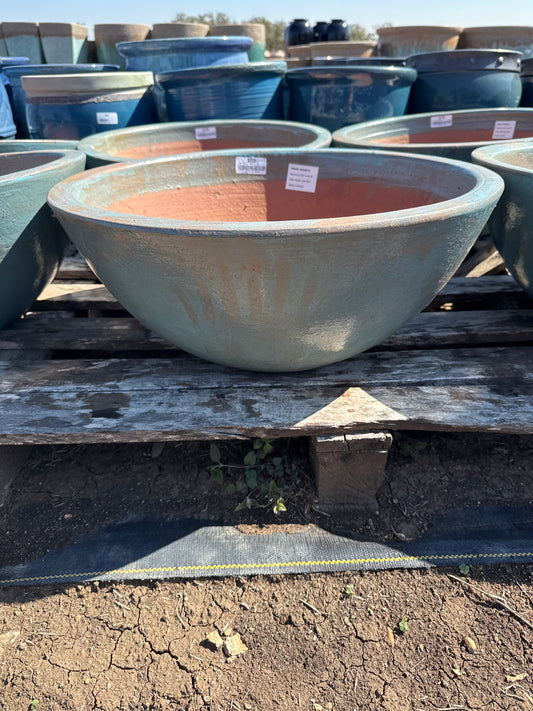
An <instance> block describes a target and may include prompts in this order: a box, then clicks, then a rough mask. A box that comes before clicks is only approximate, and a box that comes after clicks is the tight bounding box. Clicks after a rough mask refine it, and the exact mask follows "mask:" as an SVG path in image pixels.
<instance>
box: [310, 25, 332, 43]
mask: <svg viewBox="0 0 533 711" xmlns="http://www.w3.org/2000/svg"><path fill="white" fill-rule="evenodd" d="M328 25H329V22H324V21H319V22H316V23H315V25H314V26H313V42H327V39H328Z"/></svg>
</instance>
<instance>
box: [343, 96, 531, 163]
mask: <svg viewBox="0 0 533 711" xmlns="http://www.w3.org/2000/svg"><path fill="white" fill-rule="evenodd" d="M491 113H493V114H495V115H496V116H498V114H499V115H500V116H503V115H504V114H510V113H513V114H518V116H517V118H519V117H520V116H531V119H532V121H531V130H532V134H531V135H532V137H533V108H527V107H516V108H514V109H511V108H505V107H497V108H493V109H459V110H457V111H434V112H433V111H429V112H427V113H421V114H405V115H404V116H395V117H394V118H385V119H376V120H375V121H365V122H364V125H363V123H354V124H350V125H349V126H343V127H342V128H338V129H337V130H336V131H334V132H333V141H332V143H333V145H334V142H335V140H337V139H341V140H343V141H345V136H346V135H347V134H348V133H350V131H354V132H355V131H357V130H359V128H364V129H367V128H370V129H372V128H380V127H382V126H399V125H400V124H401V123H402V122H407V124H411V123H412V124H414V123H415V122H416V121H417V120H419V119H431V117H432V116H453V117H455V116H467V115H469V116H475V115H478V114H482V115H488V114H491ZM505 120H513V118H512V116H511V117H509V118H508V119H505ZM455 128H456V127H455ZM370 138H372V137H370ZM513 140H516V141H520V140H524V139H523V138H517V139H513ZM503 141H505V142H506V143H508V142H509V139H508V138H505V139H497V138H496V139H494V140H491V145H492V144H494V145H495V144H496V143H501V142H503ZM379 145H384V144H381V143H375V142H370V141H368V140H365V139H363V138H361V139H360V140H358V141H357V142H355V143H348V142H344V143H343V145H342V146H336V147H337V148H348V147H350V146H352V147H353V150H356V149H358V148H363V147H364V146H368V147H369V148H373V147H375V146H379ZM386 145H387V147H388V150H398V151H401V152H402V153H411V152H412V153H414V152H415V149H414V148H411V146H417V147H419V148H420V149H424V148H434V147H439V148H444V147H448V146H453V147H457V148H472V150H473V149H474V147H481V146H484V145H486V141H464V142H453V143H410V144H394V143H387V144H386ZM364 150H367V149H366V148H364Z"/></svg>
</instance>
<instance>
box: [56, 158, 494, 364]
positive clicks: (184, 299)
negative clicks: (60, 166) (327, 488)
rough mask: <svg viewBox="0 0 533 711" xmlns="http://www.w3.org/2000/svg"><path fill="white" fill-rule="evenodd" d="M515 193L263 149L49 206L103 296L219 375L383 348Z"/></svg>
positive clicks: (395, 161) (180, 165)
mask: <svg viewBox="0 0 533 711" xmlns="http://www.w3.org/2000/svg"><path fill="white" fill-rule="evenodd" d="M502 190H503V181H502V180H501V178H499V177H498V176H497V175H496V174H495V173H493V172H491V171H488V170H485V169H482V168H480V167H478V166H473V165H470V164H468V163H463V162H454V161H448V160H444V159H440V158H430V157H425V156H414V155H403V154H401V153H394V152H388V153H385V152H370V151H356V152H354V151H350V150H335V149H328V150H317V151H302V150H298V149H264V150H258V151H257V152H256V153H255V154H254V156H249V155H246V156H245V155H242V154H240V153H239V152H238V151H224V152H210V153H209V154H205V155H204V156H202V155H199V154H194V155H183V156H178V157H172V158H159V159H155V160H146V161H140V162H138V163H133V164H131V163H129V164H122V165H109V166H104V167H102V168H95V169H94V170H89V171H86V173H85V175H84V176H80V177H75V178H71V179H67V180H66V181H63V182H62V183H61V184H60V185H57V186H56V187H55V188H54V189H52V191H51V192H50V194H49V204H50V205H51V206H52V209H53V211H54V213H55V214H56V215H57V217H58V219H59V221H60V222H61V224H62V225H63V227H64V228H65V230H66V231H67V233H68V235H69V236H70V237H71V239H72V240H73V241H74V243H75V244H76V246H77V247H78V249H79V251H80V252H81V253H82V254H83V255H84V256H85V257H86V258H87V259H88V261H89V263H90V264H91V266H92V268H93V269H94V270H95V272H96V273H97V274H98V277H99V278H100V279H101V281H102V282H103V283H104V284H105V285H106V286H107V287H108V289H109V290H110V291H111V292H112V293H113V294H114V296H115V297H116V298H117V299H118V300H119V301H120V302H121V303H122V304H123V306H124V307H125V308H126V309H127V310H128V311H129V312H130V313H131V314H133V315H134V316H136V317H137V318H138V319H139V320H140V321H141V322H142V323H144V324H145V325H146V326H148V327H149V328H151V329H153V330H154V331H155V332H156V333H158V334H159V335H160V336H162V337H164V338H166V339H168V340H169V341H171V342H173V343H174V344H176V345H178V346H179V347H181V348H183V349H184V350H186V351H188V352H190V353H192V354H195V355H197V356H200V357H201V358H205V359H207V360H210V361H213V362H216V363H221V364H223V365H229V366H233V367H239V368H245V369H251V370H259V371H298V370H306V369H309V368H315V367H318V366H322V365H326V364H328V363H334V362H337V361H340V360H343V359H345V358H349V357H351V356H353V355H355V354H356V353H359V352H361V351H363V350H365V349H367V348H370V347H371V346H373V345H375V344H377V343H379V342H380V341H382V340H383V339H384V338H386V337H387V336H388V335H390V334H391V333H392V332H393V331H395V330H396V329H397V328H399V327H400V326H401V325H402V324H403V323H404V322H406V321H407V320H408V319H409V318H411V317H412V316H413V315H414V314H416V313H417V312H418V311H420V310H421V309H422V308H424V306H426V305H427V303H428V302H429V301H431V299H432V297H433V296H434V295H435V294H436V293H437V292H438V291H439V289H441V288H442V287H443V286H444V284H445V283H446V282H447V281H448V279H449V278H450V277H451V276H452V275H453V273H454V272H455V270H456V269H457V267H458V266H459V264H460V263H461V262H462V260H463V259H464V257H465V255H466V254H467V252H468V250H469V249H470V247H471V246H472V244H473V243H474V241H475V239H476V238H477V236H478V234H479V232H480V231H481V228H482V227H483V225H484V224H485V222H486V220H487V218H488V216H489V214H490V212H491V211H492V209H493V207H494V205H495V204H496V201H497V200H498V198H499V196H500V194H501V192H502Z"/></svg>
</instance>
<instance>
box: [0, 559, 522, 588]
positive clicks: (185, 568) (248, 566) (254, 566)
mask: <svg viewBox="0 0 533 711" xmlns="http://www.w3.org/2000/svg"><path fill="white" fill-rule="evenodd" d="M511 557H512V558H526V557H533V552H525V553H523V552H519V553H453V554H452V553H450V554H448V555H444V554H443V555H418V556H397V557H390V558H348V559H345V560H342V559H341V560H303V561H302V560H298V561H289V562H280V563H215V564H213V565H181V566H171V567H168V568H127V569H123V568H117V569H116V570H106V571H102V570H100V571H93V572H88V573H64V574H62V575H42V576H36V577H32V578H12V579H11V580H0V584H2V583H3V584H5V583H30V582H36V581H42V582H47V581H53V580H57V579H60V578H74V577H76V578H94V577H96V576H104V575H136V574H139V573H143V574H146V573H180V572H182V573H185V572H204V571H205V572H216V571H219V570H220V571H223V570H237V569H238V570H242V569H245V570H258V569H261V568H310V567H313V566H322V567H327V566H334V565H362V564H369V563H407V562H412V561H417V560H420V561H427V562H432V561H433V562H436V561H447V560H449V561H452V560H462V559H465V558H466V559H468V560H480V559H487V558H511Z"/></svg>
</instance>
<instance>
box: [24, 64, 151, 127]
mask: <svg viewBox="0 0 533 711" xmlns="http://www.w3.org/2000/svg"><path fill="white" fill-rule="evenodd" d="M22 85H23V88H24V91H25V92H26V118H27V122H28V131H29V134H30V137H31V138H36V139H43V138H44V139H53V140H57V139H67V140H77V139H80V138H84V137H85V136H89V135H90V134H93V133H99V132H100V131H109V130H110V129H112V128H125V127H126V126H139V125H141V124H146V123H155V122H157V120H158V115H157V109H156V105H155V100H154V96H153V92H152V87H153V75H152V73H151V72H109V73H108V72H101V73H95V74H76V75H72V74H56V75H53V76H25V77H22Z"/></svg>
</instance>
